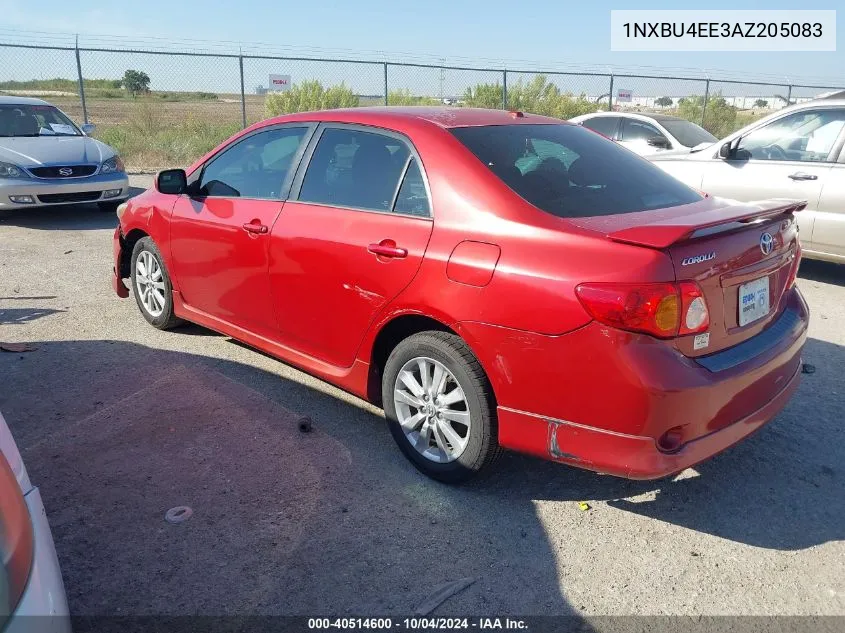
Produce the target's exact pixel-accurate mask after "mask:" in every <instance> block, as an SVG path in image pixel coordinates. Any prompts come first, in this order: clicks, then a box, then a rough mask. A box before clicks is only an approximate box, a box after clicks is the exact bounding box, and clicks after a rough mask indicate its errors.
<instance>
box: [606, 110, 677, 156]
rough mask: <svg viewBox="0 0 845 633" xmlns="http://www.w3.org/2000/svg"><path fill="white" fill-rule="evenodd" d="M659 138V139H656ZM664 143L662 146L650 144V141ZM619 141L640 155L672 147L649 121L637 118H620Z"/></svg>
mask: <svg viewBox="0 0 845 633" xmlns="http://www.w3.org/2000/svg"><path fill="white" fill-rule="evenodd" d="M658 139H659V140H658ZM655 141H657V143H664V144H665V145H664V146H662V147H661V146H660V145H652V144H651V143H654V142H655ZM619 143H620V145H623V146H624V147H627V148H628V149H630V150H631V151H633V152H636V153H637V154H639V155H640V156H648V155H649V154H656V153H658V152H662V151H665V150H667V149H670V148H671V147H672V144H671V143H670V142H669V139H668V138H666V135H665V134H663V132H661V131H660V130H658V129H657V127H655V126H654V125H652V124H651V123H648V122H646V121H640V120H639V119H629V118H623V119H622V127H621V128H620V130H619Z"/></svg>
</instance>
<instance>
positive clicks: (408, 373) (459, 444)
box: [382, 332, 501, 483]
mask: <svg viewBox="0 0 845 633" xmlns="http://www.w3.org/2000/svg"><path fill="white" fill-rule="evenodd" d="M382 401H383V403H384V411H385V415H386V417H387V420H388V424H389V426H390V432H391V434H392V435H393V439H394V440H396V443H397V444H398V445H399V448H400V449H401V450H402V452H403V453H404V454H405V456H406V457H407V458H408V459H409V460H410V461H411V463H413V464H414V466H416V467H417V469H419V470H420V471H421V472H423V473H424V474H426V475H428V476H429V477H432V478H433V479H437V480H439V481H443V482H447V483H459V482H462V481H465V480H467V479H469V478H471V477H473V476H474V475H476V474H478V473H479V472H481V471H482V470H484V469H485V468H487V467H488V466H489V465H490V464H491V463H492V462H493V461H494V460H495V459H496V458H497V457H498V456H499V454H500V452H501V449H500V448H499V445H498V442H497V441H496V407H495V402H494V399H493V390H492V389H491V387H490V383H489V381H488V380H487V376H486V375H485V373H484V370H483V369H482V368H481V365H480V363H479V362H478V360H477V359H476V358H475V356H474V355H473V354H472V352H471V351H470V349H469V348H468V347H467V345H466V343H464V342H463V341H462V340H461V338H460V337H458V336H456V335H454V334H451V333H449V332H421V333H419V334H414V335H413V336H410V337H408V338H407V339H405V340H404V341H402V342H401V343H399V345H397V346H396V348H395V349H394V350H393V352H391V354H390V357H389V358H388V359H387V363H386V364H385V369H384V375H383V377H382Z"/></svg>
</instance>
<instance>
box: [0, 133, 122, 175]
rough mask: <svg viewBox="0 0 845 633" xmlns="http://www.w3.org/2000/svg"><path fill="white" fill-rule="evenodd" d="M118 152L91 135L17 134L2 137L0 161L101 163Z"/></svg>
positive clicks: (28, 164)
mask: <svg viewBox="0 0 845 633" xmlns="http://www.w3.org/2000/svg"><path fill="white" fill-rule="evenodd" d="M114 155H115V151H114V150H113V149H112V148H111V147H109V146H108V145H106V144H105V143H101V142H100V141H98V140H96V139H93V138H90V137H88V136H13V137H8V138H0V161H3V162H5V163H13V164H15V165H18V166H19V167H38V166H40V165H78V164H85V163H87V164H99V163H102V162H103V161H104V160H106V159H108V158H111V157H112V156H114Z"/></svg>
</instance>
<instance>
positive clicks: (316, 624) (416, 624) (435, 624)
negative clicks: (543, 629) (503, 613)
mask: <svg viewBox="0 0 845 633" xmlns="http://www.w3.org/2000/svg"><path fill="white" fill-rule="evenodd" d="M308 628H309V629H312V630H320V629H325V630H329V629H346V630H357V629H376V630H379V629H381V630H391V629H399V630H407V631H418V630H452V629H466V630H470V629H478V630H482V631H483V630H527V629H528V625H527V623H526V622H525V621H524V620H520V619H514V618H423V617H414V618H403V619H402V620H396V621H394V620H393V619H391V618H309V619H308Z"/></svg>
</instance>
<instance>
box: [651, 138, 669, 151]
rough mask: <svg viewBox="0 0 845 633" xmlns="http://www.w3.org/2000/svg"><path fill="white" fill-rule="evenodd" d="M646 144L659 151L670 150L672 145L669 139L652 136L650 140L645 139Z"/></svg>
mask: <svg viewBox="0 0 845 633" xmlns="http://www.w3.org/2000/svg"><path fill="white" fill-rule="evenodd" d="M646 143H647V144H648V145H650V146H651V147H658V148H660V149H671V148H672V144H671V143H670V142H669V139H668V138H665V137H663V136H652V137H651V138H648V139H646Z"/></svg>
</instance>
